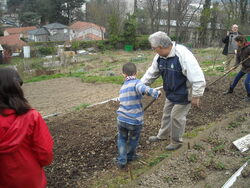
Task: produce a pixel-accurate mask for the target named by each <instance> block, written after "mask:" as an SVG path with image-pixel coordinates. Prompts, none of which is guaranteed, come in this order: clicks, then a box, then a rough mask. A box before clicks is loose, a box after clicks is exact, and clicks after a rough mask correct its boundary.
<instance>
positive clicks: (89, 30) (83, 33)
mask: <svg viewBox="0 0 250 188" xmlns="http://www.w3.org/2000/svg"><path fill="white" fill-rule="evenodd" d="M71 33H72V39H75V38H79V37H83V38H85V36H86V35H87V34H89V33H91V34H94V35H96V36H99V37H102V35H103V38H104V34H103V33H102V32H101V30H98V29H96V28H94V27H89V28H87V29H86V28H84V29H80V30H72V32H71Z"/></svg>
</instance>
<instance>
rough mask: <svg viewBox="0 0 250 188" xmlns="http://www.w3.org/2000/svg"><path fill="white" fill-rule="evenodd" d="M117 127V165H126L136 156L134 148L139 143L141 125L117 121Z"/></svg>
mask: <svg viewBox="0 0 250 188" xmlns="http://www.w3.org/2000/svg"><path fill="white" fill-rule="evenodd" d="M117 128H118V138H117V147H118V158H117V162H118V164H119V165H126V164H127V162H128V161H132V160H134V159H135V158H136V148H137V145H138V143H139V139H140V133H141V128H142V125H131V124H128V123H125V122H121V121H117Z"/></svg>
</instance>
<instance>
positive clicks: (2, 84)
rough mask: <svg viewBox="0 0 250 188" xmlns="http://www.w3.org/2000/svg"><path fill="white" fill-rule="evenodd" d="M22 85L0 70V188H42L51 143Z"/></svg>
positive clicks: (11, 73) (9, 71)
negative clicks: (25, 96)
mask: <svg viewBox="0 0 250 188" xmlns="http://www.w3.org/2000/svg"><path fill="white" fill-rule="evenodd" d="M21 85H22V80H21V78H20V76H19V75H18V73H17V72H16V71H15V70H13V69H10V68H0V188H10V187H11V188H12V187H13V188H14V187H15V188H45V187H46V177H45V173H44V170H43V167H44V166H46V165H49V164H50V163H51V162H52V159H53V151H52V149H53V139H52V137H51V134H50V132H49V130H48V127H47V125H46V123H45V121H44V120H43V119H42V117H41V115H40V114H39V113H38V112H37V111H36V110H34V109H32V108H31V107H30V105H29V103H28V102H27V100H26V99H25V98H24V94H23V90H22V88H21Z"/></svg>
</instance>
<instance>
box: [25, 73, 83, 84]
mask: <svg viewBox="0 0 250 188" xmlns="http://www.w3.org/2000/svg"><path fill="white" fill-rule="evenodd" d="M83 76H84V73H81V72H76V73H67V74H62V73H59V74H53V75H41V76H36V77H33V78H31V79H28V80H25V81H24V83H29V82H40V81H43V80H50V79H55V78H62V77H77V78H82V77H83Z"/></svg>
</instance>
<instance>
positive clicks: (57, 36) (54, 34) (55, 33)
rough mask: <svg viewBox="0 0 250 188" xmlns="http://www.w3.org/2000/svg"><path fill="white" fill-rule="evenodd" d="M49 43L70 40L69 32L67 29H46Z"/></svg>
mask: <svg viewBox="0 0 250 188" xmlns="http://www.w3.org/2000/svg"><path fill="white" fill-rule="evenodd" d="M48 31H49V33H50V36H49V39H50V41H66V40H69V39H70V36H69V35H70V31H69V29H68V28H65V29H48Z"/></svg>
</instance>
